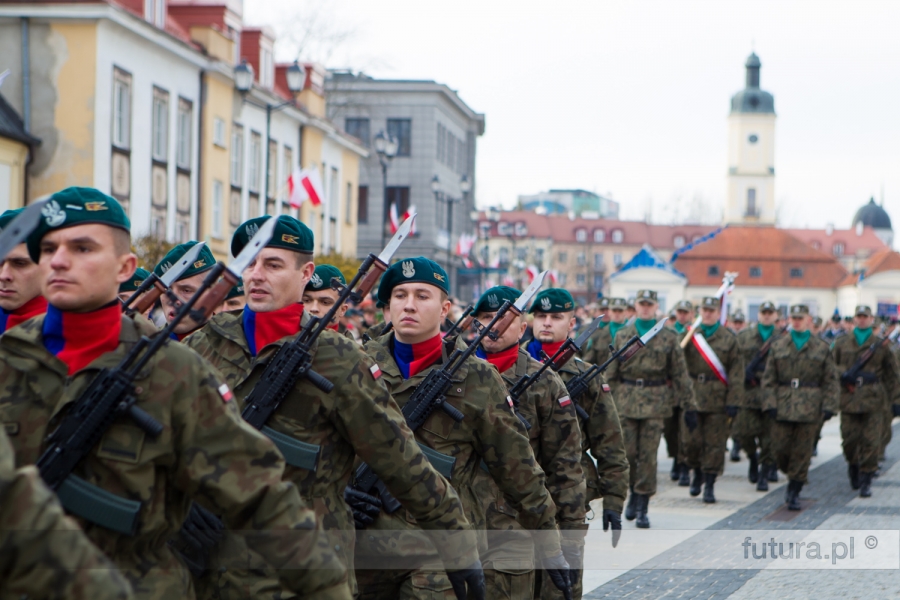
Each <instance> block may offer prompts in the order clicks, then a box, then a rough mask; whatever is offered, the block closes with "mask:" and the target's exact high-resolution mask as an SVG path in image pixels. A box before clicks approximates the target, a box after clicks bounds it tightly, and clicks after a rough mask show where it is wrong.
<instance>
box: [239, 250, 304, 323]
mask: <svg viewBox="0 0 900 600" xmlns="http://www.w3.org/2000/svg"><path fill="white" fill-rule="evenodd" d="M297 261H298V254H297V253H296V252H291V251H290V250H285V249H284V248H263V249H262V250H261V251H260V253H259V254H258V255H257V256H256V258H255V259H254V260H253V261H252V262H251V263H250V264H249V265H247V268H246V269H244V272H243V273H242V275H243V279H244V295H245V297H246V298H247V306H249V307H250V310H252V311H254V312H272V311H273V310H278V309H280V308H284V307H285V306H289V305H291V304H294V303H296V302H300V300H301V299H302V298H303V290H304V289H305V288H306V284H307V283H309V280H310V278H311V277H312V276H313V273H315V271H316V265H315V264H313V262H312V261H309V262H306V263H303V265H302V266H298V265H297Z"/></svg>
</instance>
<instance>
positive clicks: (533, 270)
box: [525, 265, 540, 285]
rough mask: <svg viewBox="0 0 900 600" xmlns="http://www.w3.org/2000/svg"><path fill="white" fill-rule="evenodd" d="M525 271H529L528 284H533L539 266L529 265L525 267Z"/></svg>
mask: <svg viewBox="0 0 900 600" xmlns="http://www.w3.org/2000/svg"><path fill="white" fill-rule="evenodd" d="M525 272H526V273H528V284H529V285H531V282H532V281H534V278H535V277H537V276H538V273H540V271H538V268H537V267H536V266H535V265H528V268H527V269H525Z"/></svg>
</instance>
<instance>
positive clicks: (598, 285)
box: [592, 275, 603, 290]
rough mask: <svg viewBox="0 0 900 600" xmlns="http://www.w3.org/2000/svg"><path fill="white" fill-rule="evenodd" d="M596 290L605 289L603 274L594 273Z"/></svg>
mask: <svg viewBox="0 0 900 600" xmlns="http://www.w3.org/2000/svg"><path fill="white" fill-rule="evenodd" d="M592 289H594V290H602V289H603V275H594V286H593V288H592Z"/></svg>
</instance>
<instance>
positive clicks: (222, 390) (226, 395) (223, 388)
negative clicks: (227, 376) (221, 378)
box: [219, 383, 234, 402]
mask: <svg viewBox="0 0 900 600" xmlns="http://www.w3.org/2000/svg"><path fill="white" fill-rule="evenodd" d="M219 395H220V396H222V402H230V401H231V399H232V398H234V394H232V393H231V390H230V389H228V384H227V383H223V384H222V385H220V386H219Z"/></svg>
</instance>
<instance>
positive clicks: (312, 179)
mask: <svg viewBox="0 0 900 600" xmlns="http://www.w3.org/2000/svg"><path fill="white" fill-rule="evenodd" d="M287 184H288V194H289V195H288V201H289V202H290V204H291V206H292V207H294V208H300V206H301V205H302V204H303V203H304V202H305V201H306V200H309V201H310V202H312V205H313V206H319V205H320V204H322V198H323V197H324V196H325V191H324V190H323V188H322V178H321V177H320V176H319V169H318V168H316V167H310V168H309V169H304V170H303V171H301V170H300V168H299V167H297V168H295V169H294V172H293V173H291V176H290V177H288V181H287Z"/></svg>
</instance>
